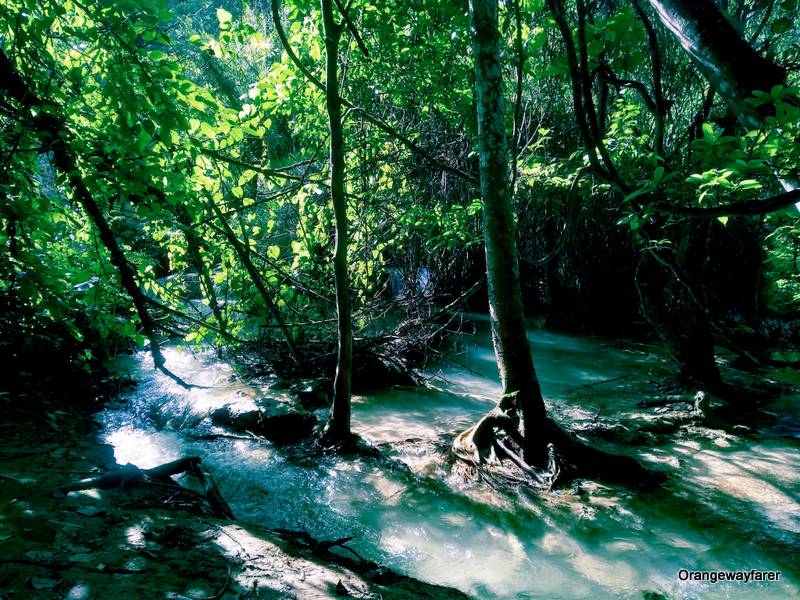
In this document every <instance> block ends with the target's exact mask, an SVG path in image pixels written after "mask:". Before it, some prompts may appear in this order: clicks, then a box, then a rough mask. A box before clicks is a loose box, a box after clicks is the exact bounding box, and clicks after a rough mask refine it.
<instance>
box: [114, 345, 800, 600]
mask: <svg viewBox="0 0 800 600" xmlns="http://www.w3.org/2000/svg"><path fill="white" fill-rule="evenodd" d="M531 337H532V340H533V343H534V349H535V353H536V359H537V366H538V369H539V372H540V373H541V376H542V387H543V391H544V393H545V395H546V397H547V401H548V405H549V408H550V409H551V411H552V412H553V414H554V415H555V416H556V418H558V419H559V420H561V421H562V422H563V423H565V424H567V425H574V424H576V423H581V422H586V421H590V420H591V419H593V418H596V415H597V414H598V409H602V410H603V411H605V413H604V414H609V415H612V416H613V415H619V414H626V412H630V411H631V410H633V407H634V406H635V404H636V402H637V401H638V400H640V399H641V394H642V393H643V392H642V390H646V389H647V387H648V386H649V385H650V384H649V380H650V379H652V378H653V376H654V375H653V373H656V374H657V373H658V372H659V369H661V361H660V359H659V358H658V357H656V356H653V355H651V354H648V353H645V352H638V351H637V352H625V351H623V350H620V349H615V348H611V347H608V346H607V345H606V344H605V343H604V342H602V341H600V340H593V339H585V338H577V337H570V336H564V335H558V334H553V333H547V332H538V331H533V332H531ZM474 339H475V343H473V346H472V348H467V349H466V351H465V352H464V353H462V354H461V355H459V356H458V357H457V359H458V361H459V362H461V363H463V365H464V366H465V368H461V367H457V366H447V367H443V368H441V369H439V370H437V372H436V373H431V375H432V376H433V379H432V387H430V388H419V389H397V390H391V391H384V392H380V393H375V394H371V395H369V396H359V397H356V398H354V403H353V418H354V429H355V430H356V431H357V432H360V433H361V434H362V435H364V437H366V438H368V439H369V440H370V441H372V442H373V443H374V444H377V445H379V446H381V447H382V448H384V449H388V450H389V455H390V456H391V457H392V458H395V459H398V460H400V461H402V462H403V463H405V464H406V465H408V467H409V469H408V470H406V469H392V468H389V467H388V466H387V465H389V464H390V463H389V462H387V461H376V460H374V459H367V458H359V457H356V458H343V457H331V456H322V457H320V456H313V457H310V456H308V455H304V454H303V453H302V452H298V451H297V450H292V449H291V448H278V447H275V446H273V445H271V444H268V443H260V442H254V441H248V440H213V441H198V440H191V439H188V438H187V437H185V436H184V435H182V434H181V433H180V431H179V430H181V429H183V428H186V427H193V426H196V425H198V424H199V423H200V421H201V419H202V416H203V415H204V414H206V413H207V412H208V411H209V410H211V409H213V408H216V407H219V406H222V405H224V404H228V403H232V402H235V403H239V404H241V405H242V406H243V407H249V406H251V405H252V406H255V401H256V399H257V398H258V397H259V396H261V395H267V396H270V397H273V398H276V399H277V400H279V401H280V400H284V399H286V398H285V396H282V394H283V393H284V392H281V391H278V390H274V389H270V388H269V386H268V385H265V386H263V387H260V388H258V387H256V388H254V387H250V386H247V385H245V384H243V383H240V382H238V381H237V380H236V378H235V377H234V376H233V375H232V372H231V371H230V369H229V368H228V367H227V366H226V365H225V364H224V363H221V362H219V361H217V360H216V359H215V358H214V357H213V355H211V354H210V353H201V354H199V355H197V356H193V355H191V354H189V353H186V352H184V353H178V352H177V351H176V350H171V351H170V352H169V358H168V360H169V361H170V365H172V366H174V368H175V370H176V371H177V372H178V373H179V374H181V375H186V376H187V377H188V378H189V379H191V380H192V381H194V382H196V383H201V384H203V385H208V386H210V389H207V390H193V391H191V392H188V393H187V392H184V391H182V390H179V389H177V388H175V387H174V386H173V385H172V384H171V383H170V382H167V381H164V380H163V378H161V377H160V376H157V375H155V374H153V373H152V372H151V371H150V370H149V369H147V365H146V359H142V361H139V359H137V360H135V361H132V362H131V363H130V364H129V365H128V367H127V368H129V369H130V370H132V371H135V373H136V375H137V378H139V379H140V380H141V384H140V385H139V387H138V389H137V390H136V391H134V392H133V393H132V394H131V395H130V397H129V398H128V399H127V400H128V401H127V402H122V403H120V404H119V405H118V406H116V407H111V408H109V410H107V411H106V412H105V413H104V414H103V415H102V420H103V423H104V425H105V431H106V437H107V440H108V441H109V443H111V444H112V445H113V446H114V447H115V451H116V455H117V460H118V461H119V462H123V463H124V462H133V463H135V464H137V465H139V466H141V467H149V466H153V465H155V464H158V463H162V462H166V461H168V460H171V459H174V458H177V457H178V456H181V455H186V454H199V455H201V456H202V457H203V461H204V463H206V464H207V465H208V466H209V467H210V468H211V469H212V471H213V473H214V476H215V477H216V478H217V480H218V483H219V485H220V488H221V491H222V493H223V495H224V496H225V497H226V498H227V499H228V500H229V502H230V504H231V505H232V507H233V509H234V512H235V513H236V514H237V516H239V517H241V518H243V519H245V520H247V521H250V522H254V523H259V524H261V525H264V526H268V527H273V528H286V529H302V530H305V531H308V532H309V533H310V534H311V535H313V536H314V537H317V538H318V539H333V538H336V537H344V536H350V535H355V536H356V540H355V541H354V542H353V547H354V548H355V549H356V550H357V551H358V552H359V553H360V554H362V555H364V556H366V557H368V558H370V559H371V560H375V561H379V562H383V563H385V564H387V565H388V566H390V567H392V568H396V569H398V570H401V571H403V572H406V573H408V574H409V575H412V576H414V577H418V578H421V579H423V580H427V581H431V582H434V583H438V584H442V585H450V586H453V587H457V588H459V589H462V590H464V591H466V592H467V593H469V594H472V595H474V596H476V597H480V598H526V597H530V598H533V597H545V598H619V597H623V598H640V597H641V594H642V592H643V591H645V590H652V591H658V592H660V593H664V594H667V595H673V596H675V597H678V598H694V597H703V598H706V597H708V598H758V597H791V596H796V595H797V594H798V578H799V576H800V573H798V567H797V565H798V564H800V560H798V558H800V555H799V549H800V538H798V532H800V498H798V496H799V495H800V449H799V448H798V445H797V444H796V443H795V442H794V441H792V440H788V439H782V438H769V439H767V438H758V439H753V438H749V439H748V438H740V437H733V436H726V437H715V436H707V437H702V436H701V437H700V441H696V440H694V439H693V438H691V437H690V436H688V435H684V438H681V437H678V438H677V439H675V440H673V441H672V442H670V443H667V444H663V445H662V446H660V447H657V448H639V449H637V452H636V453H637V454H638V456H639V457H640V458H642V459H643V460H645V461H649V462H651V463H652V464H654V465H655V466H659V467H660V468H662V469H665V470H667V471H668V472H669V473H670V481H669V483H668V484H667V485H665V486H664V487H663V488H662V489H661V490H658V491H656V492H650V493H634V492H632V491H630V490H626V489H621V488H614V487H605V486H602V485H599V484H596V483H594V482H584V483H583V484H581V486H580V488H579V489H577V490H567V491H566V492H564V493H562V494H558V495H555V494H553V495H546V496H536V495H533V494H526V493H520V494H503V493H500V492H496V491H493V490H492V489H490V488H489V487H488V486H486V485H483V484H481V483H479V482H474V481H473V482H468V481H465V480H464V479H463V478H460V477H458V476H456V475H454V474H453V471H452V469H451V468H450V461H449V460H448V459H447V452H446V451H447V446H448V443H449V440H450V439H451V438H452V435H453V434H454V433H456V432H458V431H459V430H461V429H463V428H464V427H466V426H468V425H469V424H471V423H473V422H474V421H475V419H476V418H478V417H479V416H481V415H482V414H483V413H484V412H485V411H486V410H487V409H488V408H490V407H491V406H492V405H493V403H494V401H495V399H496V397H497V393H498V391H499V384H498V382H497V374H496V367H495V365H494V357H493V355H492V353H491V344H490V342H489V340H488V336H487V335H486V330H485V329H484V330H483V331H481V332H479V334H478V335H477V336H475V338H474ZM606 382H607V383H606ZM586 384H590V386H588V387H586ZM789 405H791V404H789ZM680 569H696V570H716V569H747V570H749V569H764V570H780V571H781V572H782V578H781V580H780V581H779V582H777V583H770V584H760V583H748V584H737V583H724V584H723V583H717V584H709V583H697V582H682V581H680V580H679V579H678V577H677V573H678V571H679V570H680Z"/></svg>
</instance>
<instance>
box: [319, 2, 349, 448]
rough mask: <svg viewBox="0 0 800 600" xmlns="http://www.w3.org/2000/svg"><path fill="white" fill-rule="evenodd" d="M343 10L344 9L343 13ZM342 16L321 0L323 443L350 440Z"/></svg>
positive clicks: (330, 3) (331, 4) (329, 3)
mask: <svg viewBox="0 0 800 600" xmlns="http://www.w3.org/2000/svg"><path fill="white" fill-rule="evenodd" d="M343 10H345V9H343ZM344 18H345V16H344V15H343V16H342V21H341V22H337V21H336V18H335V16H334V12H333V0H322V23H323V35H324V36H325V106H326V108H327V111H328V123H329V129H330V159H329V160H330V174H331V184H330V185H331V202H332V203H333V215H334V221H335V232H336V233H335V235H336V242H335V249H334V256H333V274H334V283H335V286H336V318H337V332H338V335H337V339H338V349H337V354H336V377H335V379H334V381H333V406H332V407H331V416H330V419H329V421H328V424H327V426H326V428H325V433H324V437H325V440H326V441H342V440H346V439H347V438H348V437H350V390H351V387H352V378H353V319H352V308H351V302H350V283H349V276H348V270H347V268H348V267H347V242H348V224H347V194H346V190H345V161H344V158H345V157H344V133H343V130H342V99H341V97H340V96H339V80H338V76H339V75H338V69H339V39H340V38H341V36H342V29H343V25H342V23H343V22H344Z"/></svg>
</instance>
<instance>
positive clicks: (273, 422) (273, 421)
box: [209, 399, 317, 444]
mask: <svg viewBox="0 0 800 600" xmlns="http://www.w3.org/2000/svg"><path fill="white" fill-rule="evenodd" d="M259 404H263V405H262V406H261V408H258V409H255V410H236V408H235V407H233V406H231V405H226V406H223V407H222V408H218V409H216V410H214V411H212V412H211V414H210V415H209V416H210V418H211V422H212V423H214V425H218V426H220V427H225V428H226V429H230V430H232V431H236V432H240V433H252V434H255V435H259V436H262V437H264V438H266V439H268V440H269V441H271V442H277V443H283V444H290V443H293V442H299V441H300V440H303V439H305V438H308V437H309V436H310V435H311V433H312V431H313V430H314V426H315V425H316V424H317V419H316V417H314V415H312V414H309V413H306V412H299V411H294V410H291V409H289V408H284V407H283V406H281V405H280V404H279V403H278V402H276V401H274V400H269V399H267V400H265V401H261V402H259Z"/></svg>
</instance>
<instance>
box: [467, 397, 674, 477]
mask: <svg viewBox="0 0 800 600" xmlns="http://www.w3.org/2000/svg"><path fill="white" fill-rule="evenodd" d="M511 403H512V400H511V399H509V398H507V397H504V398H503V400H501V401H500V403H499V404H498V405H497V407H496V408H495V409H494V410H493V411H492V412H490V413H489V414H487V415H486V416H485V417H483V418H482V419H481V420H480V421H478V423H476V424H475V425H473V426H472V427H470V428H469V429H467V430H466V431H464V432H463V433H461V434H460V435H458V436H457V437H456V439H455V440H454V441H453V447H452V449H453V453H454V454H455V455H456V456H457V457H458V458H459V459H461V460H463V461H466V462H468V463H472V464H474V465H475V466H476V467H477V468H479V469H480V468H486V467H491V465H499V464H501V463H502V461H503V460H508V461H510V462H511V463H513V464H514V465H515V466H516V467H517V468H518V469H519V470H520V471H521V472H522V474H523V475H524V476H525V478H526V479H527V480H528V482H529V483H530V484H531V485H533V486H535V487H539V488H542V489H547V490H549V489H551V488H553V487H555V486H559V485H562V484H565V483H567V482H569V481H570V480H573V479H576V478H580V477H587V478H596V479H599V480H602V481H605V482H609V483H621V484H626V485H633V486H636V487H653V486H655V485H657V484H658V483H660V481H661V480H663V474H661V473H657V472H653V471H650V470H649V469H646V468H645V467H643V466H642V465H641V464H640V463H639V462H638V461H636V460H635V459H633V458H631V457H628V456H622V455H615V454H610V453H608V452H604V451H602V450H598V449H597V448H593V447H591V446H589V445H587V444H585V443H584V442H582V441H580V440H579V439H578V438H576V437H575V436H574V435H572V434H569V433H567V432H565V431H564V430H563V429H561V427H559V426H558V424H557V423H556V422H555V421H553V420H552V419H546V420H545V422H544V424H543V427H542V428H541V431H542V432H543V434H544V436H545V439H544V440H542V443H543V444H544V445H545V447H546V448H547V464H546V465H542V466H538V465H531V464H529V463H528V462H527V461H526V460H525V459H524V458H523V455H522V448H523V447H524V437H523V436H524V432H523V431H521V430H520V427H519V417H518V416H517V414H516V411H515V409H514V407H513V406H511Z"/></svg>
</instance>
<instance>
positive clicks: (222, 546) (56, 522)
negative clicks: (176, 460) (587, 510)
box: [0, 413, 467, 600]
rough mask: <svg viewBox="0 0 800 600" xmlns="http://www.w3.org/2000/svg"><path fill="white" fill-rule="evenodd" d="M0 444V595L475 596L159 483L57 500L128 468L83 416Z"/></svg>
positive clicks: (197, 598)
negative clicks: (81, 482) (69, 488)
mask: <svg viewBox="0 0 800 600" xmlns="http://www.w3.org/2000/svg"><path fill="white" fill-rule="evenodd" d="M2 440H3V441H2V443H0V465H2V466H1V467H0V474H2V475H3V476H5V477H6V478H11V479H3V480H0V598H2V599H3V600H6V599H9V600H10V599H14V600H16V599H21V598H37V599H49V598H54V599H55V598H59V599H61V598H69V599H71V600H79V599H89V598H118V599H122V598H131V599H133V598H137V599H138V598H173V599H194V600H201V599H208V600H210V599H212V598H214V599H224V598H329V597H354V598H398V599H406V598H408V599H411V598H431V599H439V598H442V599H444V598H466V597H467V596H465V595H464V594H463V593H461V592H458V591H455V590H452V589H449V588H444V587H439V586H435V585H430V584H427V583H424V582H421V581H418V580H415V579H411V578H408V577H405V576H402V575H399V574H396V573H394V572H392V571H391V570H389V569H385V568H383V567H380V566H378V565H376V564H374V563H371V562H368V561H365V560H362V559H361V558H360V557H359V556H358V555H357V553H353V552H352V551H351V550H348V548H347V541H341V540H331V541H329V542H324V541H319V540H314V539H312V538H310V537H309V536H308V535H307V534H304V533H298V532H292V531H274V530H270V529H266V528H263V527H260V526H259V525H258V524H255V523H245V522H237V521H231V520H224V519H218V518H215V517H213V516H211V515H208V514H203V511H202V510H199V507H198V505H197V503H193V502H191V501H190V500H185V499H182V498H178V497H176V495H175V494H174V493H172V492H171V491H170V493H164V490H162V489H158V486H155V487H153V486H137V485H135V484H132V485H127V486H124V487H115V488H112V489H86V490H79V491H73V492H69V493H68V494H66V495H65V494H64V493H58V492H57V490H58V489H59V488H61V487H63V486H66V485H68V484H70V483H72V482H74V481H76V480H78V479H82V478H88V477H98V476H100V475H103V474H105V473H108V472H113V470H114V469H118V468H119V467H120V465H118V464H117V463H116V462H115V460H114V453H113V449H112V448H111V447H110V446H108V445H106V444H104V443H102V442H101V441H100V440H99V439H98V437H97V432H96V427H95V426H94V425H93V424H92V422H91V418H90V417H89V416H87V415H82V416H76V415H68V414H64V413H59V414H54V415H53V418H52V419H50V420H49V422H48V423H41V424H39V426H37V427H30V426H21V425H19V424H15V423H4V424H3V425H2ZM15 482H19V484H20V485H18V484H17V483H15ZM188 496H191V494H189V495H188ZM286 501H287V502H289V503H291V502H292V499H291V498H287V499H286ZM182 504H184V505H185V506H181V505H182ZM337 542H339V543H337Z"/></svg>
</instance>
